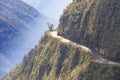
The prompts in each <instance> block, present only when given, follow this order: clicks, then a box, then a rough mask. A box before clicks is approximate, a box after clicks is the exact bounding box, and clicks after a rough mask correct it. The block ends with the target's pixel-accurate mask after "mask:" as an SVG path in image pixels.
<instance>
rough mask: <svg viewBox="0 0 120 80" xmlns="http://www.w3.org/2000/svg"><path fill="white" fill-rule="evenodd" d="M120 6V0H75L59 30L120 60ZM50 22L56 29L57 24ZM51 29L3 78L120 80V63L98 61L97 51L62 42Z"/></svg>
mask: <svg viewBox="0 0 120 80" xmlns="http://www.w3.org/2000/svg"><path fill="white" fill-rule="evenodd" d="M119 6H120V1H119V0H73V3H71V4H70V5H69V6H68V7H67V9H65V10H64V14H63V15H62V16H61V19H60V24H59V27H58V29H57V31H58V34H59V35H61V36H63V37H65V38H68V39H70V40H72V41H74V42H76V43H80V44H83V45H85V46H88V47H90V48H92V49H98V51H100V52H102V53H105V56H106V57H107V58H108V59H110V60H114V61H116V62H120V53H119V52H120V28H119V24H120V23H119V21H120V7H119ZM48 26H49V29H50V31H52V30H53V29H52V27H50V26H53V25H50V24H49V23H48ZM50 31H48V32H45V35H44V36H43V37H42V38H41V40H40V42H39V45H38V46H36V47H35V48H34V49H32V50H31V51H30V52H29V54H28V55H27V56H25V57H24V59H23V62H22V63H21V64H20V65H18V66H17V67H16V68H15V69H13V70H11V72H10V73H9V74H8V75H6V76H5V77H4V78H3V80H120V65H113V64H102V63H97V62H95V61H94V58H95V59H96V58H98V57H96V55H95V54H94V53H93V52H88V51H86V50H85V49H82V48H81V47H79V46H77V45H74V44H72V43H71V42H69V43H65V42H62V41H61V40H60V39H58V38H55V37H53V36H50V34H49V33H50Z"/></svg>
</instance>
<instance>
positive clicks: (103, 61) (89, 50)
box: [49, 31, 120, 65]
mask: <svg viewBox="0 0 120 80" xmlns="http://www.w3.org/2000/svg"><path fill="white" fill-rule="evenodd" d="M49 34H50V35H51V36H52V37H54V38H58V39H60V41H61V42H65V43H72V44H73V45H76V46H78V47H81V48H82V49H84V50H85V51H88V52H93V53H94V54H96V55H97V56H98V58H97V59H95V60H93V61H94V62H97V63H101V64H110V65H120V63H117V62H113V61H109V60H108V59H106V58H104V56H102V54H101V53H99V52H97V51H95V50H91V49H90V48H88V47H86V46H84V45H80V44H78V43H75V42H72V41H70V40H69V39H66V38H64V37H62V36H59V35H58V34H57V31H51V32H50V33H49Z"/></svg>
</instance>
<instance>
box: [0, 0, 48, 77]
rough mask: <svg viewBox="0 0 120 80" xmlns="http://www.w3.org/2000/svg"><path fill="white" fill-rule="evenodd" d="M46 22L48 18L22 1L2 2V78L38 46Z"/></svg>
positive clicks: (0, 0)
mask: <svg viewBox="0 0 120 80" xmlns="http://www.w3.org/2000/svg"><path fill="white" fill-rule="evenodd" d="M46 21H48V19H47V17H46V16H44V15H43V14H41V13H39V12H38V11H37V10H35V9H34V8H33V7H31V6H29V5H27V4H26V3H24V2H22V1H20V0H0V64H1V65H0V77H1V74H3V73H6V72H7V71H8V70H9V69H11V68H12V67H13V66H15V65H16V64H18V63H19V62H21V60H22V58H23V56H24V55H25V54H26V53H28V52H29V50H30V49H31V48H33V47H34V46H35V45H37V44H38V40H39V38H40V36H41V35H42V34H43V32H44V31H45V30H46V29H47V27H46V26H45V25H46ZM43 26H44V27H43ZM3 56H4V57H3ZM6 60H7V62H8V61H9V62H10V63H11V64H12V65H10V64H8V63H7V62H6ZM11 66H12V67H11ZM3 71H4V72H3Z"/></svg>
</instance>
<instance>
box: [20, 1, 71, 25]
mask: <svg viewBox="0 0 120 80" xmlns="http://www.w3.org/2000/svg"><path fill="white" fill-rule="evenodd" d="M22 1H24V2H26V3H27V4H29V5H31V6H32V7H34V8H35V9H37V10H38V11H39V12H40V13H42V14H44V15H45V16H47V17H49V18H51V19H52V20H53V23H54V25H55V26H57V24H58V23H59V18H60V15H62V13H63V10H64V9H65V8H66V6H67V5H68V4H69V3H71V2H72V0H22Z"/></svg>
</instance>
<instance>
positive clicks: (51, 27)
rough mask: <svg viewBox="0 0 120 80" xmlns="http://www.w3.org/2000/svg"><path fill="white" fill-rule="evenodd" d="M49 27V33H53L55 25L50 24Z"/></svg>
mask: <svg viewBox="0 0 120 80" xmlns="http://www.w3.org/2000/svg"><path fill="white" fill-rule="evenodd" d="M47 25H48V27H49V31H53V30H54V29H53V28H54V25H53V24H50V23H47Z"/></svg>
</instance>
